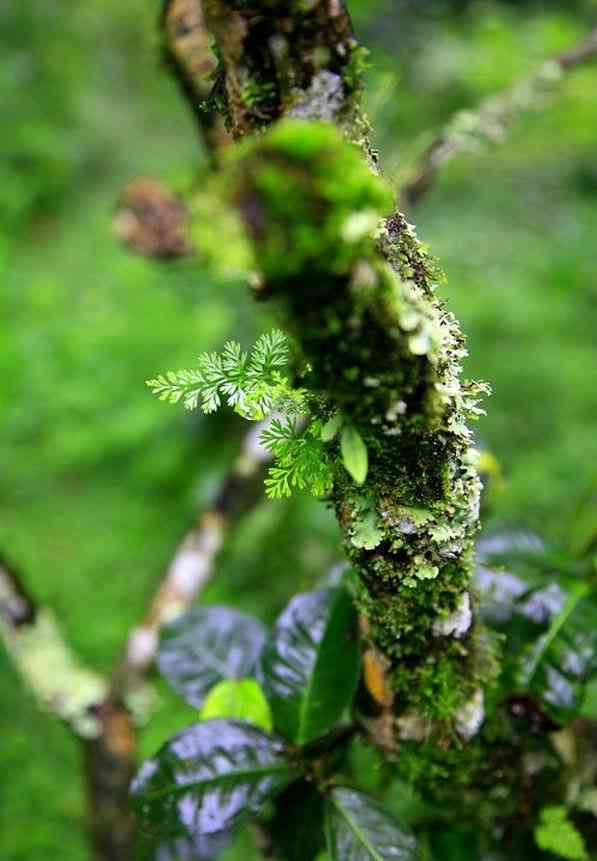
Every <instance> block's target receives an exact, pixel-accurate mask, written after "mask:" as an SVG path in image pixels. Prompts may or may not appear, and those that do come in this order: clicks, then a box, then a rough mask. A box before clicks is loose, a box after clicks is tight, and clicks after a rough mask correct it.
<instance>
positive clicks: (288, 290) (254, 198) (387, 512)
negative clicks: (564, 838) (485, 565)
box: [237, 121, 489, 737]
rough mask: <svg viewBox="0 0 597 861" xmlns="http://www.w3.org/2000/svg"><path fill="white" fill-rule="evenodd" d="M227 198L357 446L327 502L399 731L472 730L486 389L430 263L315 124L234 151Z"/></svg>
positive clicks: (479, 654)
mask: <svg viewBox="0 0 597 861" xmlns="http://www.w3.org/2000/svg"><path fill="white" fill-rule="evenodd" d="M238 177H239V178H238V188H237V199H238V202H239V206H240V209H241V212H242V214H243V217H244V220H245V223H246V225H247V227H248V229H249V231H250V233H251V235H252V237H253V240H254V243H255V247H256V254H257V260H258V263H259V265H260V267H261V269H262V271H263V275H264V279H265V283H266V284H267V287H268V293H269V294H270V295H272V296H275V297H277V298H278V299H279V301H280V303H281V306H282V313H283V315H284V317H285V319H286V321H287V324H288V326H289V328H290V329H291V330H292V331H293V333H294V335H295V337H296V338H297V340H298V342H299V343H300V344H301V346H302V349H303V351H304V355H305V358H306V360H307V361H308V362H309V364H310V366H311V369H312V370H311V373H310V375H309V376H308V377H307V380H308V383H309V386H310V388H311V390H312V392H313V394H314V395H315V400H316V402H318V403H319V404H320V410H321V415H322V417H325V418H327V417H329V416H330V415H332V414H334V413H336V412H340V413H341V415H342V417H343V421H344V423H345V424H348V425H350V426H351V427H353V428H354V429H356V431H357V432H358V434H359V435H360V437H361V438H362V440H363V441H364V442H365V445H366V448H367V452H368V460H369V468H368V474H367V479H366V481H365V483H364V484H363V485H362V486H359V485H358V484H356V483H355V482H354V480H353V479H352V478H351V477H350V475H349V473H348V472H347V470H346V469H345V468H344V466H343V462H342V455H341V451H340V445H339V443H338V442H337V441H335V440H333V441H331V442H330V443H329V449H330V459H331V462H332V464H333V480H334V482H333V483H334V489H333V493H332V502H333V505H334V507H335V510H336V514H337V516H338V520H339V522H340V525H341V528H342V533H343V539H344V546H345V550H346V553H347V555H348V556H349V558H350V560H351V561H352V563H353V566H354V568H355V570H356V571H357V572H358V574H359V585H358V590H357V591H358V603H359V607H360V610H361V613H362V614H363V616H364V618H365V620H366V631H367V632H368V636H369V638H370V640H371V645H372V647H373V649H374V650H375V653H376V654H377V655H378V660H379V661H380V662H382V663H384V664H385V667H386V672H385V675H386V678H387V679H389V684H390V689H391V692H392V697H391V699H392V704H393V706H394V712H395V714H396V717H397V725H396V728H397V733H398V735H400V734H401V730H403V734H405V735H412V734H413V733H415V734H417V735H420V736H421V737H423V736H425V735H426V734H427V733H428V732H431V731H433V730H436V729H440V728H442V729H445V730H450V729H454V730H456V731H457V732H459V733H460V735H461V736H464V737H466V736H468V735H470V734H471V733H472V732H473V730H474V729H476V728H477V726H478V722H479V719H480V716H481V713H482V701H481V694H480V693H479V691H480V688H481V686H482V683H483V680H484V678H485V676H486V674H487V671H488V669H489V668H488V666H487V663H488V662H487V656H486V655H485V650H484V648H483V646H482V644H481V643H480V642H479V637H478V636H477V632H476V630H475V626H474V625H473V624H472V612H471V595H470V592H469V585H470V575H471V564H472V545H473V538H474V534H475V531H476V529H477V518H478V504H479V480H478V477H477V474H476V470H475V459H476V453H475V450H474V448H473V445H472V435H471V432H470V430H469V428H468V426H467V422H468V421H469V420H470V419H474V418H476V417H477V415H478V413H479V409H478V406H477V399H478V396H479V394H480V393H481V391H482V390H483V387H482V386H480V385H478V384H475V383H470V382H468V383H467V382H463V381H462V380H461V360H462V357H463V356H464V355H465V350H464V341H463V337H462V334H461V332H460V329H459V327H458V324H457V322H456V320H455V319H454V317H453V315H451V314H450V313H449V312H448V311H446V309H445V308H444V307H443V305H442V303H441V302H440V301H439V300H438V299H437V298H436V297H435V295H434V286H435V285H434V277H435V272H434V268H433V265H432V263H431V261H430V260H429V258H428V257H427V256H426V254H425V253H424V251H423V249H422V248H421V246H420V244H419V243H418V241H417V239H416V237H415V235H414V233H413V231H412V228H410V227H409V226H408V225H407V224H406V223H405V222H404V220H403V219H402V218H401V217H400V216H395V217H393V218H390V219H389V220H388V221H387V222H386V223H385V224H384V223H383V222H381V223H382V225H383V226H382V227H381V228H378V227H377V225H378V223H379V219H380V218H381V216H382V215H383V214H384V212H386V211H387V210H388V209H389V208H390V207H391V199H390V198H389V197H388V194H387V191H386V190H385V188H384V186H383V184H382V183H381V181H380V180H379V179H378V178H377V177H376V176H375V175H374V174H373V173H372V172H371V171H370V169H369V168H368V166H367V165H366V164H365V162H364V160H363V159H362V156H361V153H360V152H359V151H358V149H357V148H355V147H354V146H353V145H351V144H350V143H347V142H345V141H343V139H342V137H341V135H340V134H339V133H338V132H337V130H336V129H335V128H333V127H332V126H330V125H327V124H321V123H306V122H301V121H288V122H285V123H283V124H281V125H279V126H278V127H277V128H275V129H274V130H273V131H271V132H270V133H269V134H267V135H266V136H265V137H263V138H261V139H260V140H258V141H257V142H254V143H250V144H249V145H248V146H246V147H245V149H244V152H243V153H242V154H241V157H240V162H239V167H238Z"/></svg>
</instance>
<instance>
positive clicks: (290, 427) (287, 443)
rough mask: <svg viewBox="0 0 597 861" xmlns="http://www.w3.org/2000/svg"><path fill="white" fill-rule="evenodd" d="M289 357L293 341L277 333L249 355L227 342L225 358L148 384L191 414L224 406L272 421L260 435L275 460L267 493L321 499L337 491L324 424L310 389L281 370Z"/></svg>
mask: <svg viewBox="0 0 597 861" xmlns="http://www.w3.org/2000/svg"><path fill="white" fill-rule="evenodd" d="M288 357H289V344H288V339H287V338H286V335H284V333H283V332H281V331H279V330H278V329H274V330H272V331H271V332H268V333H266V334H265V335H262V336H261V337H260V338H259V339H258V340H257V342H256V344H255V346H254V347H253V349H252V350H251V352H250V354H248V353H246V352H243V351H242V349H241V345H240V344H239V343H238V342H236V341H228V343H226V344H225V346H224V349H223V351H222V353H221V354H220V353H215V352H212V353H202V354H201V355H200V356H199V360H198V364H197V367H196V368H187V369H183V370H179V371H167V372H166V373H165V374H160V375H159V376H158V377H156V378H155V379H153V380H148V381H147V385H148V386H149V387H150V389H151V390H152V391H153V393H154V394H155V395H157V397H158V398H159V399H160V400H162V401H168V402H169V403H171V404H177V403H179V402H182V403H183V405H184V407H185V409H187V410H195V409H197V408H201V410H202V411H203V412H204V413H206V414H209V413H213V412H216V410H218V409H219V408H220V407H221V406H222V403H223V402H225V403H226V404H227V405H228V406H229V407H232V409H233V410H234V411H235V412H237V413H238V414H239V415H241V416H242V417H243V418H245V419H248V420H249V421H263V420H264V419H268V418H271V421H270V423H269V424H268V426H267V428H266V429H265V430H264V431H263V433H262V434H261V442H262V444H263V446H264V447H265V448H266V449H267V450H268V451H269V452H270V453H271V454H272V455H273V457H274V465H273V466H272V467H271V469H270V472H269V478H268V479H267V480H266V482H265V488H266V493H267V495H268V496H269V497H270V498H272V499H281V498H283V497H287V496H290V495H291V493H292V490H293V489H299V490H309V491H310V492H311V493H313V494H314V495H315V496H322V495H324V494H325V493H327V492H329V491H330V490H331V487H332V479H331V473H330V468H329V463H328V458H327V456H326V453H325V450H324V445H323V442H322V422H321V421H320V420H319V419H316V418H312V417H311V414H312V406H313V405H312V404H311V403H310V402H309V400H308V397H307V391H306V389H303V388H295V387H294V386H292V384H291V383H290V381H289V379H288V377H286V376H284V374H283V373H282V372H281V370H280V369H281V368H284V367H285V366H286V365H287V364H288ZM310 417H311V418H310ZM309 418H310V420H309Z"/></svg>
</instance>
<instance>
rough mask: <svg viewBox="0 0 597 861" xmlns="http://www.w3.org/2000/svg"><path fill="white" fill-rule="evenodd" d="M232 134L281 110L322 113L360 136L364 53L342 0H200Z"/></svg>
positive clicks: (275, 116)
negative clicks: (216, 53)
mask: <svg viewBox="0 0 597 861" xmlns="http://www.w3.org/2000/svg"><path fill="white" fill-rule="evenodd" d="M203 3H204V12H205V18H206V21H207V25H208V27H209V29H210V30H211V32H212V33H213V34H214V36H215V38H216V40H217V44H218V48H219V51H220V54H221V57H222V68H221V71H222V74H223V79H224V86H225V94H226V117H227V121H228V124H229V126H230V128H231V130H232V133H233V135H234V136H235V137H237V138H238V137H242V136H243V135H246V134H249V133H251V132H254V131H256V130H259V129H262V128H264V127H266V126H268V125H269V124H271V123H272V122H273V121H275V120H277V119H279V118H280V117H282V116H287V115H295V116H300V117H304V118H307V117H308V118H312V119H323V120H328V121H330V122H335V123H337V124H339V125H342V126H344V127H346V128H350V129H351V133H352V134H356V135H358V137H359V138H360V139H361V140H362V142H363V143H364V142H365V138H366V123H365V122H364V120H363V117H362V114H361V111H360V106H359V94H360V88H361V80H360V75H359V67H360V66H361V65H362V59H363V51H362V49H360V48H359V46H358V43H357V41H356V39H355V38H354V35H353V32H352V26H351V22H350V18H349V16H348V13H347V11H346V7H345V5H344V2H343V0H203Z"/></svg>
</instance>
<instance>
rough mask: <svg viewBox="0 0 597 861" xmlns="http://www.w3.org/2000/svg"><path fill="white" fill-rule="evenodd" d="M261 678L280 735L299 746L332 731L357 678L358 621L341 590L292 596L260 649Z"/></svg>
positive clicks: (343, 591)
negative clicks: (264, 644)
mask: <svg viewBox="0 0 597 861" xmlns="http://www.w3.org/2000/svg"><path fill="white" fill-rule="evenodd" d="M262 673H263V685H264V690H265V693H266V696H267V698H268V700H269V702H270V704H271V707H272V711H273V714H274V723H275V725H276V728H277V729H278V730H279V731H280V732H281V733H282V734H283V735H284V736H286V737H287V738H289V739H291V740H292V741H293V742H295V743H296V744H300V745H303V744H307V743H308V742H310V741H314V740H315V739H317V738H319V737H321V736H323V735H325V734H326V733H327V732H328V731H329V730H330V729H332V727H333V726H334V725H335V724H336V723H337V721H338V720H339V719H340V717H341V716H342V714H343V712H344V711H345V709H346V708H347V707H348V706H349V705H350V703H351V702H352V698H353V696H354V693H355V689H356V685H357V681H358V674H359V649H358V640H357V617H356V611H355V609H354V607H353V605H352V601H351V598H350V595H349V594H348V592H347V591H346V589H344V588H342V587H341V588H338V589H322V590H320V591H315V592H306V593H304V594H300V595H296V596H295V597H294V598H293V599H292V601H291V602H290V604H289V605H288V606H287V608H286V609H285V610H284V612H283V613H282V615H281V616H280V618H279V619H278V621H277V623H276V626H275V629H274V631H273V633H272V636H271V638H270V640H269V642H268V644H267V646H266V647H265V649H264V652H263V660H262Z"/></svg>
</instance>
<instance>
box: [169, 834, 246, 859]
mask: <svg viewBox="0 0 597 861" xmlns="http://www.w3.org/2000/svg"><path fill="white" fill-rule="evenodd" d="M233 837H234V834H233V832H232V831H218V832H216V833H215V834H198V835H197V836H196V837H194V838H187V837H179V838H176V839H174V840H170V841H168V842H165V843H162V844H161V845H160V846H159V848H158V850H157V852H156V854H155V861H215V859H216V858H219V857H220V856H221V854H222V853H223V852H225V850H226V849H227V848H228V847H229V846H230V844H231V842H232V839H233Z"/></svg>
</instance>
